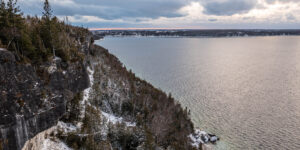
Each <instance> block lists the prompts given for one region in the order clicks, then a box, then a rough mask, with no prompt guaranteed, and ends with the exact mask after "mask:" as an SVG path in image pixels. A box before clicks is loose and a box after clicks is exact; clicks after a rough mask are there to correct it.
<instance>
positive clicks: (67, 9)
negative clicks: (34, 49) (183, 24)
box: [21, 0, 190, 19]
mask: <svg viewBox="0 0 300 150" xmlns="http://www.w3.org/2000/svg"><path fill="white" fill-rule="evenodd" d="M189 1H190V0H84V1H83V0H68V1H53V0H52V1H51V0H50V3H51V5H52V7H53V10H54V12H55V14H56V15H65V16H74V15H85V16H97V17H99V18H104V19H119V18H126V17H128V18H129V17H132V18H135V17H140V18H158V17H169V18H170V17H179V16H183V14H180V13H178V12H177V11H178V10H179V9H180V8H181V7H183V6H185V5H187V4H188V2H189ZM68 2H69V3H68ZM33 6H35V7H33ZM21 7H22V8H23V10H26V11H27V10H29V11H30V12H31V13H38V14H41V12H40V11H41V8H42V2H41V1H40V0H28V1H26V0H21Z"/></svg>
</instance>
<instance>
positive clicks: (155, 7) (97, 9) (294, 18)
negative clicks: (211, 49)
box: [19, 0, 300, 29]
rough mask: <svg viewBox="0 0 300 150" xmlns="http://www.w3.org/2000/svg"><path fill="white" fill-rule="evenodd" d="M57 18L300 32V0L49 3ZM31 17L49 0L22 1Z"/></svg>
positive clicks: (91, 24) (93, 23)
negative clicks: (45, 0)
mask: <svg viewBox="0 0 300 150" xmlns="http://www.w3.org/2000/svg"><path fill="white" fill-rule="evenodd" d="M49 2H50V4H51V6H52V9H53V13H54V15H56V16H58V17H59V18H60V19H62V20H64V19H65V18H66V17H68V21H69V22H70V23H71V24H73V25H77V26H84V27H88V28H90V29H95V28H109V29H110V28H172V29H300V0H49ZM19 6H20V7H21V9H22V11H23V13H24V14H25V15H38V16H40V15H41V14H42V10H43V0H19Z"/></svg>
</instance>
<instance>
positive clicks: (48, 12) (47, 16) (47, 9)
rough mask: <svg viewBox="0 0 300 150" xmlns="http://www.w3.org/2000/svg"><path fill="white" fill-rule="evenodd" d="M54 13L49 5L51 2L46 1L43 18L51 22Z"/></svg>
mask: <svg viewBox="0 0 300 150" xmlns="http://www.w3.org/2000/svg"><path fill="white" fill-rule="evenodd" d="M52 13H53V11H52V9H51V6H50V4H49V1H48V0H45V2H44V12H43V17H44V18H45V19H46V20H48V21H50V20H51V18H52Z"/></svg>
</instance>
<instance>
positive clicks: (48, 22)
mask: <svg viewBox="0 0 300 150" xmlns="http://www.w3.org/2000/svg"><path fill="white" fill-rule="evenodd" d="M43 20H44V27H43V29H42V32H43V33H42V34H43V35H42V37H43V41H44V44H45V47H46V48H48V49H49V50H50V51H51V50H52V54H53V56H55V49H54V46H53V36H52V28H51V26H52V9H51V6H50V3H49V1H48V0H45V2H44V12H43Z"/></svg>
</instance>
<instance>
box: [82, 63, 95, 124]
mask: <svg viewBox="0 0 300 150" xmlns="http://www.w3.org/2000/svg"><path fill="white" fill-rule="evenodd" d="M87 71H88V74H89V79H90V87H88V88H86V89H85V90H84V91H83V99H82V101H81V102H80V105H81V106H82V109H81V111H80V118H81V119H83V118H84V115H85V114H84V113H85V107H86V103H87V102H88V99H89V97H90V93H91V91H92V87H93V84H94V70H92V69H91V68H90V67H87Z"/></svg>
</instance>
